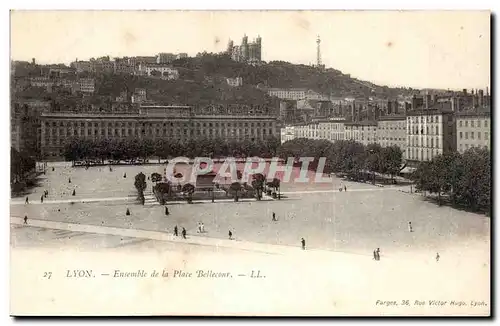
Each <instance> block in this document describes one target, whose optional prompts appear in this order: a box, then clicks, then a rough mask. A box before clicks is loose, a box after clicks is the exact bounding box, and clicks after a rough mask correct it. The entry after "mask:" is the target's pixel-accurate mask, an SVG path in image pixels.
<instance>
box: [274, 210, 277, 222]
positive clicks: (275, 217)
mask: <svg viewBox="0 0 500 326" xmlns="http://www.w3.org/2000/svg"><path fill="white" fill-rule="evenodd" d="M276 221H277V219H276V214H275V213H274V212H273V222H276Z"/></svg>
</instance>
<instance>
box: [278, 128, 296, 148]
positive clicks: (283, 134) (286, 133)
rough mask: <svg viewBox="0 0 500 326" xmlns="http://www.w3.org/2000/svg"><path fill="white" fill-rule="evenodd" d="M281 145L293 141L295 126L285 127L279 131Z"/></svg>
mask: <svg viewBox="0 0 500 326" xmlns="http://www.w3.org/2000/svg"><path fill="white" fill-rule="evenodd" d="M280 138H281V143H282V144H283V143H284V142H287V141H289V140H293V139H295V126H285V127H283V128H281V131H280Z"/></svg>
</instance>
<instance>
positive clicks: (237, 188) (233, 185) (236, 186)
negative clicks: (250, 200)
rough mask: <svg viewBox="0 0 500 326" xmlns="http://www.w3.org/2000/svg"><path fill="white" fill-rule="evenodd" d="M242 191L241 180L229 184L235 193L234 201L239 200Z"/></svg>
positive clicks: (230, 189) (231, 191)
mask: <svg viewBox="0 0 500 326" xmlns="http://www.w3.org/2000/svg"><path fill="white" fill-rule="evenodd" d="M240 191H241V184H240V183H239V182H233V183H231V185H230V186H229V192H230V193H232V194H234V201H235V202H236V201H238V193H239V192H240Z"/></svg>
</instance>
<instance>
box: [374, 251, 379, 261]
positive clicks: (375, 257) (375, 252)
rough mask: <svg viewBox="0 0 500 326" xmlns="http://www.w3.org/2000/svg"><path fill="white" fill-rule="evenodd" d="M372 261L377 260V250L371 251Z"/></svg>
mask: <svg viewBox="0 0 500 326" xmlns="http://www.w3.org/2000/svg"><path fill="white" fill-rule="evenodd" d="M373 260H378V259H377V250H373Z"/></svg>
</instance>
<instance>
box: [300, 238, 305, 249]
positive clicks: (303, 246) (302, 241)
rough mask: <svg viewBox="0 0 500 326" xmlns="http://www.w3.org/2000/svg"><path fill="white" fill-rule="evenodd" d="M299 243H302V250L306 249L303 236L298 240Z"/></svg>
mask: <svg viewBox="0 0 500 326" xmlns="http://www.w3.org/2000/svg"><path fill="white" fill-rule="evenodd" d="M300 243H301V245H302V250H306V240H304V238H302V239H301V240H300Z"/></svg>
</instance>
